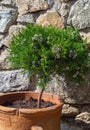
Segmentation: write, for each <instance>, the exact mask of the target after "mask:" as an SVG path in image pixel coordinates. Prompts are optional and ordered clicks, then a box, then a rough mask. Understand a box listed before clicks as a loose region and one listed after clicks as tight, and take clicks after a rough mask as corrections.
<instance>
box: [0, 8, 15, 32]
mask: <svg viewBox="0 0 90 130" xmlns="http://www.w3.org/2000/svg"><path fill="white" fill-rule="evenodd" d="M16 18H17V10H16V9H13V8H6V7H3V8H2V7H0V33H5V32H7V31H8V29H9V27H10V26H11V25H12V24H13V23H14V22H15V21H16Z"/></svg>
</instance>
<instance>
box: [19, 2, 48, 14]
mask: <svg viewBox="0 0 90 130" xmlns="http://www.w3.org/2000/svg"><path fill="white" fill-rule="evenodd" d="M17 6H18V11H19V14H20V15H22V14H27V13H30V12H37V11H41V10H47V9H48V2H47V1H46V0H17Z"/></svg>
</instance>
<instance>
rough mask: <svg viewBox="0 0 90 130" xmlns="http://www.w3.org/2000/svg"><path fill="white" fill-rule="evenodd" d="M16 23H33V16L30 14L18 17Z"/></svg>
mask: <svg viewBox="0 0 90 130" xmlns="http://www.w3.org/2000/svg"><path fill="white" fill-rule="evenodd" d="M17 22H19V23H35V19H34V16H33V15H32V14H26V15H19V16H18V19H17Z"/></svg>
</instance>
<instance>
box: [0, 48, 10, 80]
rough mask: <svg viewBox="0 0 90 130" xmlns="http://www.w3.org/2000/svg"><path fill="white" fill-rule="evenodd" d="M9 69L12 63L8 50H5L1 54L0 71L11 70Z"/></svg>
mask: <svg viewBox="0 0 90 130" xmlns="http://www.w3.org/2000/svg"><path fill="white" fill-rule="evenodd" d="M9 68H10V63H9V61H8V50H7V49H4V50H2V51H1V53H0V70H3V69H9ZM0 78H1V77H0Z"/></svg>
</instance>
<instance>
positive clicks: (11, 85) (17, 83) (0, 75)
mask: <svg viewBox="0 0 90 130" xmlns="http://www.w3.org/2000/svg"><path fill="white" fill-rule="evenodd" d="M20 71H21V70H11V71H9V70H8V71H0V92H9V91H18V90H27V89H28V85H29V79H28V76H27V73H20Z"/></svg>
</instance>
